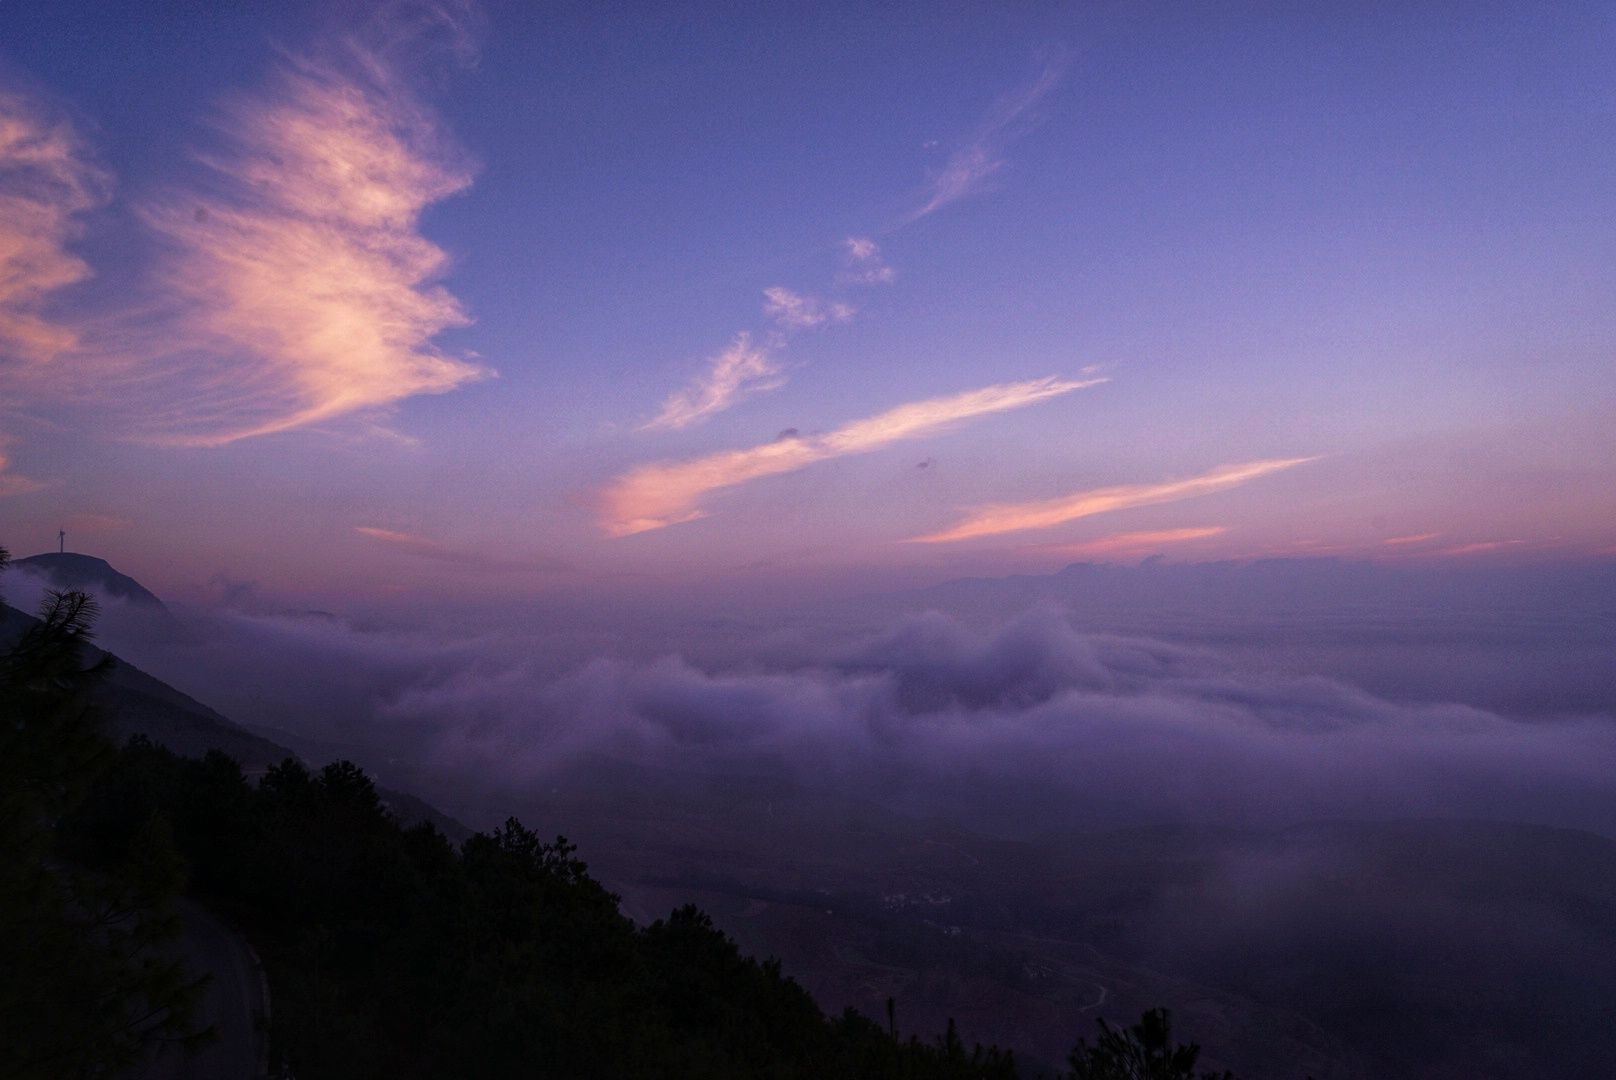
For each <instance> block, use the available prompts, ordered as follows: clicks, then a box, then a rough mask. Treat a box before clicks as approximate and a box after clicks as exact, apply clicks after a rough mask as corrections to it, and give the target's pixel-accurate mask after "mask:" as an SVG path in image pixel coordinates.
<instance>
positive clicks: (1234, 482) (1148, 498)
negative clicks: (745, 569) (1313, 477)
mask: <svg viewBox="0 0 1616 1080" xmlns="http://www.w3.org/2000/svg"><path fill="white" fill-rule="evenodd" d="M1315 460H1317V459H1316V458H1310V457H1307V458H1285V459H1281V460H1273V461H1249V462H1246V463H1244V464H1240V465H1220V466H1219V467H1217V468H1215V469H1213V470H1211V471H1210V472H1206V473H1202V474H1201V475H1200V476H1192V477H1190V478H1189V479H1187V480H1171V481H1168V482H1166V483H1160V484H1130V485H1124V486H1120V487H1107V488H1095V489H1093V490H1090V491H1080V492H1077V493H1075V494H1072V495H1063V496H1061V497H1060V498H1056V499H1040V500H1038V501H1035V502H1023V503H1000V504H993V505H989V506H983V507H979V508H977V509H976V510H974V511H972V512H971V513H970V514H969V515H968V516H967V517H966V518H965V519H964V520H963V521H961V522H960V523H959V524H957V525H955V526H953V527H952V528H949V529H945V530H943V531H942V532H936V533H931V534H929V535H926V536H916V537H913V538H912V539H911V541H910V542H911V543H917V544H944V543H953V542H955V541H958V540H972V539H976V538H978V537H983V536H999V535H1002V534H1004V533H1013V532H1024V531H1027V530H1031V529H1048V528H1051V527H1053V526H1056V525H1061V524H1064V523H1066V522H1068V521H1076V520H1078V519H1079V518H1086V517H1092V516H1094V515H1096V514H1109V513H1113V512H1115V511H1117V510H1128V509H1131V508H1133V507H1136V506H1152V505H1155V504H1157V503H1166V502H1177V501H1178V500H1180V499H1190V498H1195V497H1198V496H1201V495H1210V494H1212V493H1214V492H1218V491H1224V490H1226V489H1228V488H1232V487H1238V486H1239V485H1241V484H1245V483H1248V482H1249V481H1252V480H1255V479H1257V478H1258V477H1260V476H1267V475H1269V474H1270V473H1275V472H1279V471H1281V470H1284V469H1291V468H1295V467H1296V466H1297V465H1303V464H1306V463H1307V462H1310V461H1315Z"/></svg>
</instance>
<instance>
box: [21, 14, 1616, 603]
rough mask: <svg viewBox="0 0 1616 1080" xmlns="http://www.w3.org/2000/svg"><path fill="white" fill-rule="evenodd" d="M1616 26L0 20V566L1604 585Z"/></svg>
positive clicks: (1609, 535) (693, 19) (186, 583)
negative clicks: (1059, 573)
mask: <svg viewBox="0 0 1616 1080" xmlns="http://www.w3.org/2000/svg"><path fill="white" fill-rule="evenodd" d="M1613 117H1616V15H1613V14H1612V11H1611V9H1610V7H1609V6H1608V5H1603V4H1592V3H1590V4H1575V3H1562V4H1554V5H1507V4H1401V5H1389V4H1342V5H1309V6H1307V8H1306V9H1305V10H1304V9H1301V8H1293V7H1290V6H1286V5H1246V4H1228V5H1200V6H1195V5H1181V4H1149V3H1127V4H1123V3H1118V4H1078V5H1064V4H1063V5H1055V4H1050V5H1038V4H1022V5H994V6H989V5H952V4H935V3H927V4H913V5H904V4H882V5H845V6H841V5H830V4H826V5H770V4H752V5H718V4H714V5H702V6H698V7H696V8H692V9H690V10H687V11H685V12H682V13H678V12H671V11H669V10H668V9H667V6H666V5H635V4H625V5H615V6H613V7H612V8H611V9H610V10H608V9H606V8H603V7H602V6H601V5H592V4H578V5H566V4H547V5H527V4H518V3H487V4H482V5H476V6H473V5H470V4H466V5H461V4H451V3H443V4H429V3H395V4H386V3H383V4H361V3H337V4H313V3H296V2H294V3H286V4H278V5H260V4H245V3H243V4H227V5H196V4H186V3H178V2H175V3H167V4H146V3H142V4H133V3H114V2H108V0H101V2H96V3H88V2H83V3H81V2H76V0H55V2H52V3H49V4H46V3H36V2H29V0H13V2H11V3H7V4H5V5H4V6H0V523H3V532H0V543H4V544H6V545H7V546H8V547H10V548H11V549H12V551H13V552H14V553H16V554H28V553H32V552H34V551H39V550H46V549H54V547H55V544H56V539H57V530H58V529H66V530H67V533H68V547H69V548H70V549H74V550H80V551H86V552H91V553H94V554H99V555H104V556H106V557H108V558H109V559H111V561H113V562H114V564H115V565H117V566H119V568H120V569H124V570H126V571H128V572H131V573H133V574H134V575H135V576H136V577H137V578H139V579H140V580H141V581H143V582H144V583H146V584H148V585H150V586H151V587H153V588H154V589H156V590H157V591H159V592H160V593H163V594H164V595H167V596H178V597H180V598H186V597H192V598H194V597H199V596H203V595H205V594H206V593H207V592H208V590H209V589H210V588H212V589H216V588H217V587H218V583H219V582H230V581H245V580H250V581H252V582H254V583H256V587H258V588H260V589H262V590H263V591H265V592H267V593H270V594H275V595H281V596H285V597H295V598H300V599H303V600H306V601H308V602H310V603H321V604H326V605H329V606H338V605H340V604H341V603H342V602H344V601H346V600H357V599H362V598H378V597H388V596H399V595H406V596H408V595H417V594H421V595H425V594H432V593H453V594H456V595H461V596H473V597H481V596H534V597H540V596H546V595H561V594H571V595H574V596H590V595H605V594H614V593H620V594H623V595H629V596H632V595H641V594H644V595H651V594H656V593H658V592H659V591H667V590H678V589H691V588H695V589H702V588H715V587H718V586H719V584H725V585H731V586H735V587H738V588H744V587H749V588H755V589H761V590H771V589H779V590H784V591H786V592H789V591H791V590H802V591H808V592H812V591H815V590H824V589H834V588H849V589H853V588H868V587H871V586H884V585H893V584H899V585H921V584H925V583H927V582H932V581H939V580H944V579H947V578H950V577H959V576H966V575H972V574H994V573H1000V574H1011V573H1020V572H1036V573H1048V572H1050V571H1053V570H1055V569H1057V568H1059V567H1060V566H1062V565H1064V564H1065V563H1068V562H1071V561H1074V560H1096V561H1131V562H1137V561H1139V560H1140V559H1142V558H1146V557H1150V556H1156V555H1165V556H1167V557H1168V558H1170V559H1174V560H1191V561H1193V560H1214V559H1244V558H1254V557H1264V556H1272V555H1311V554H1329V555H1344V556H1349V557H1353V558H1366V559H1373V560H1379V561H1387V562H1397V561H1414V562H1421V563H1435V564H1445V563H1449V562H1454V563H1466V562H1474V561H1478V560H1479V561H1498V560H1528V561H1539V562H1542V561H1557V560H1559V561H1577V560H1582V561H1587V560H1600V559H1610V558H1611V557H1612V556H1613V555H1616V484H1612V482H1611V481H1612V479H1613V478H1616V440H1612V439H1611V438H1610V436H1609V431H1610V430H1611V429H1612V426H1613V421H1616V379H1613V378H1612V375H1613V373H1616V349H1613V345H1616V277H1613V276H1612V275H1611V274H1610V272H1609V267H1610V266H1611V265H1612V264H1613V256H1616V185H1613V184H1612V183H1611V178H1612V177H1613V176H1616V139H1613V138H1610V137H1609V131H1610V128H1611V124H1612V120H1613Z"/></svg>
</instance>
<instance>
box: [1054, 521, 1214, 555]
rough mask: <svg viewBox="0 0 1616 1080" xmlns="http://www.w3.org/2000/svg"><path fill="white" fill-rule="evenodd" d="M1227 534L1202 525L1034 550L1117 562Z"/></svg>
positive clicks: (1127, 534) (1131, 533)
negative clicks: (1175, 545) (1172, 545)
mask: <svg viewBox="0 0 1616 1080" xmlns="http://www.w3.org/2000/svg"><path fill="white" fill-rule="evenodd" d="M1228 531H1229V529H1228V526H1226V525H1205V526H1198V527H1192V528H1185V529H1157V530H1154V531H1151V532H1128V533H1115V534H1113V535H1111V536H1101V537H1096V538H1095V539H1093V540H1083V541H1079V542H1078V543H1075V544H1047V545H1044V546H1041V547H1038V548H1036V549H1035V550H1036V551H1037V553H1038V554H1040V555H1054V556H1057V557H1059V558H1063V559H1106V558H1120V557H1124V556H1130V555H1140V554H1144V553H1146V552H1150V551H1156V550H1159V549H1161V548H1163V547H1166V546H1168V545H1171V544H1187V543H1191V542H1193V541H1196V540H1206V539H1208V538H1210V537H1213V536H1222V535H1223V534H1224V533H1226V532H1228Z"/></svg>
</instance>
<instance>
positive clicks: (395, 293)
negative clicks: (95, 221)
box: [137, 47, 488, 445]
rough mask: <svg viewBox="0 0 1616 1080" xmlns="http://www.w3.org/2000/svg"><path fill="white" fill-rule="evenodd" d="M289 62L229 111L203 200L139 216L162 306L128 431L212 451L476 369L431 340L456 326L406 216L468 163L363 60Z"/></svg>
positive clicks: (374, 60)
mask: <svg viewBox="0 0 1616 1080" xmlns="http://www.w3.org/2000/svg"><path fill="white" fill-rule="evenodd" d="M347 59H348V60H349V61H350V62H349V63H347V64H343V65H339V64H338V63H334V62H331V63H315V62H303V63H295V64H289V65H288V66H287V67H286V68H285V69H284V70H283V71H282V72H280V74H279V75H278V77H277V78H276V79H275V80H274V83H273V85H272V87H271V88H270V89H269V90H267V91H265V92H263V93H260V94H258V95H256V96H254V97H251V98H249V99H247V100H244V101H242V102H240V103H238V104H237V105H236V106H235V107H234V108H233V109H231V110H229V114H228V123H227V125H225V128H226V131H225V136H226V143H227V145H226V147H225V148H224V149H223V150H222V151H220V152H218V153H214V154H211V155H208V156H206V157H205V158H204V161H205V162H206V163H207V164H208V165H209V166H211V167H212V169H213V170H214V171H215V172H216V173H217V175H218V177H219V179H220V182H221V183H220V185H219V187H218V189H217V192H216V193H214V192H210V193H209V194H206V195H194V196H184V197H176V198H173V199H170V200H169V201H167V202H166V203H164V204H163V205H161V206H158V207H155V208H152V209H149V210H148V212H147V214H146V217H147V219H148V221H149V222H150V223H151V224H152V225H153V226H154V227H155V228H156V229H157V231H158V232H159V233H160V234H162V236H163V237H164V238H165V239H166V240H167V241H168V242H169V244H170V254H169V259H168V261H167V263H166V264H165V266H164V268H163V272H162V282H163V286H164V288H165V290H166V291H167V294H168V296H169V297H170V298H172V299H173V300H175V301H176V302H177V303H178V305H179V313H178V315H177V317H176V318H173V319H171V320H164V321H162V323H161V325H160V326H158V327H157V328H156V330H155V331H154V334H153V342H152V344H151V346H150V349H149V352H150V355H142V356H140V357H139V358H138V361H137V362H138V366H139V368H140V371H139V377H140V380H141V384H142V385H143V386H144V387H145V388H147V389H148V390H149V391H151V395H152V396H153V397H155V398H158V399H160V405H158V406H157V407H154V409H153V410H152V420H151V423H150V424H149V425H148V427H147V428H146V430H145V431H144V434H146V435H148V436H149V437H151V438H153V439H154V440H156V441H164V442H171V443H182V444H190V445H216V444H221V443H227V442H231V441H234V440H237V439H243V438H247V437H250V436H254V435H264V434H269V433H271V432H278V431H286V430H289V429H292V428H297V427H303V426H306V425H309V424H315V423H319V422H322V421H327V420H332V419H335V418H337V417H342V416H345V415H348V414H352V413H358V412H366V411H371V412H373V411H375V410H380V409H384V408H386V407H388V406H391V405H393V404H395V403H397V402H399V401H401V400H403V399H405V398H408V397H411V396H414V395H417V394H438V393H444V392H446V391H449V390H453V389H455V388H456V387H458V386H462V385H464V384H465V383H467V382H470V381H472V380H475V379H478V378H482V377H484V376H485V375H487V374H488V372H487V371H486V370H484V369H483V368H481V367H479V366H477V365H476V364H475V363H472V362H471V361H469V360H467V359H465V358H462V357H457V356H453V355H450V354H448V353H445V352H444V351H443V350H441V349H439V348H437V347H436V346H434V345H433V344H432V339H433V338H434V337H435V336H436V335H437V334H439V333H440V332H441V331H443V330H446V329H449V328H451V327H456V326H463V325H465V324H467V323H468V322H469V321H470V319H469V317H468V315H467V314H466V312H465V309H464V308H463V307H462V305H461V304H460V302H459V301H458V300H457V299H456V298H455V297H454V296H452V295H451V294H450V293H449V292H447V291H446V290H445V289H443V288H442V287H441V286H439V285H437V284H436V281H437V279H439V278H440V277H441V276H442V275H443V273H444V271H445V269H446V267H447V262H448V260H447V257H446V255H445V254H444V252H443V251H442V250H441V249H439V248H438V247H437V246H435V245H434V244H432V243H431V242H430V241H428V240H426V239H425V238H424V237H423V236H421V235H420V232H419V223H420V217H421V214H422V212H423V211H424V210H425V209H426V208H427V207H428V206H430V205H431V204H433V203H435V202H437V201H439V200H441V199H444V198H447V197H448V196H450V195H453V194H455V193H457V192H459V191H462V190H463V189H465V188H466V187H467V186H468V185H469V183H470V171H469V169H468V168H467V167H466V166H465V165H464V164H463V162H461V161H460V160H459V159H458V157H457V155H456V154H455V153H454V152H453V151H452V150H451V149H449V147H448V145H447V143H446V140H445V138H444V137H443V135H442V133H441V132H440V131H439V129H438V125H437V123H436V121H435V119H434V118H433V116H432V115H431V114H430V113H429V112H428V111H427V110H426V109H425V107H424V106H422V105H420V104H419V103H418V102H416V101H415V100H414V99H413V98H412V97H411V96H410V94H409V93H408V92H407V90H406V89H405V88H404V87H403V86H402V85H401V84H400V82H399V81H398V80H397V79H396V78H395V77H394V76H393V75H392V73H391V70H390V68H389V67H388V66H387V65H386V64H385V63H384V62H383V61H382V60H381V59H380V58H379V57H378V56H376V55H375V54H371V53H366V52H364V51H363V50H360V49H358V48H357V47H355V48H354V49H353V50H352V55H351V56H348V57H347Z"/></svg>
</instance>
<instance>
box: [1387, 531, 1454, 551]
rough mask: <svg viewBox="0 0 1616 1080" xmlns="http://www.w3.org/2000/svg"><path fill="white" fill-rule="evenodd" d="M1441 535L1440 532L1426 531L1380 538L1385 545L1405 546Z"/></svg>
mask: <svg viewBox="0 0 1616 1080" xmlns="http://www.w3.org/2000/svg"><path fill="white" fill-rule="evenodd" d="M1441 535H1442V534H1441V533H1434V532H1428V533H1415V534H1414V535H1412V536H1388V537H1387V538H1386V539H1384V540H1382V541H1381V543H1382V544H1385V545H1386V546H1387V547H1407V546H1408V545H1410V544H1423V543H1426V542H1428V541H1431V540H1435V539H1436V538H1437V537H1439V536H1441Z"/></svg>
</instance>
